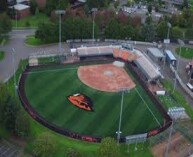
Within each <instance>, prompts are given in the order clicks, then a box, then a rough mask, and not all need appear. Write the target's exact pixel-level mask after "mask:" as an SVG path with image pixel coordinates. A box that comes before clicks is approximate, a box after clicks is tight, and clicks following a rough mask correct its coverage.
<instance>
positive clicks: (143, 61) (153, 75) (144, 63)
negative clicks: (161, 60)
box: [134, 50, 161, 82]
mask: <svg viewBox="0 0 193 157" xmlns="http://www.w3.org/2000/svg"><path fill="white" fill-rule="evenodd" d="M135 52H136V54H137V55H139V56H140V57H139V58H137V59H136V60H135V61H134V63H135V64H136V65H137V67H138V68H139V69H140V70H141V71H142V73H143V74H144V75H145V77H146V79H147V81H148V82H151V81H156V80H157V79H159V78H160V77H161V73H160V72H159V70H158V69H157V68H156V67H154V65H153V64H152V63H151V62H150V61H149V60H148V59H147V58H146V57H145V55H144V54H142V52H140V51H139V50H135Z"/></svg>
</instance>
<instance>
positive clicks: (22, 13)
mask: <svg viewBox="0 0 193 157" xmlns="http://www.w3.org/2000/svg"><path fill="white" fill-rule="evenodd" d="M13 7H14V9H15V10H16V18H17V19H21V18H24V17H27V16H29V15H30V6H28V5H24V4H16V5H14V6H13Z"/></svg>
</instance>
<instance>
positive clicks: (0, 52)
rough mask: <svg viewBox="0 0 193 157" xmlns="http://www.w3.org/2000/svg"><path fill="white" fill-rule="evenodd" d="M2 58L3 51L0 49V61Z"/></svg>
mask: <svg viewBox="0 0 193 157" xmlns="http://www.w3.org/2000/svg"><path fill="white" fill-rule="evenodd" d="M3 58H4V52H3V51H0V61H1V60H3Z"/></svg>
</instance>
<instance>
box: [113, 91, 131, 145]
mask: <svg viewBox="0 0 193 157" xmlns="http://www.w3.org/2000/svg"><path fill="white" fill-rule="evenodd" d="M128 91H129V89H128V88H120V89H119V91H118V92H121V109H120V115H119V127H118V131H117V132H116V133H117V144H119V141H120V135H121V133H122V132H121V121H122V113H123V99H124V93H125V92H128Z"/></svg>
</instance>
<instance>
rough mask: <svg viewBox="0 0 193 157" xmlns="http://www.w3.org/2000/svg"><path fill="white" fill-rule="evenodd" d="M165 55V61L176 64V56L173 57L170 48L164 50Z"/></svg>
mask: <svg viewBox="0 0 193 157" xmlns="http://www.w3.org/2000/svg"><path fill="white" fill-rule="evenodd" d="M164 53H165V56H166V62H168V63H169V64H171V65H173V66H176V58H175V57H174V55H173V53H172V52H171V51H170V50H164Z"/></svg>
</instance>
